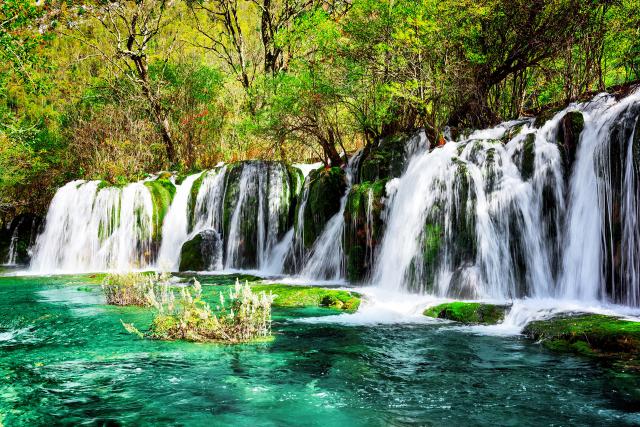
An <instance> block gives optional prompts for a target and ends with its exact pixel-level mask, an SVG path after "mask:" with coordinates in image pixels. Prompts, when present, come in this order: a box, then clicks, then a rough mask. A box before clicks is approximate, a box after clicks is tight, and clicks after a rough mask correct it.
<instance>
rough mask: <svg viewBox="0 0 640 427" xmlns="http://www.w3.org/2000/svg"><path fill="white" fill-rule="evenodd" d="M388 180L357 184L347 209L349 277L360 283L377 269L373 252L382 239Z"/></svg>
mask: <svg viewBox="0 0 640 427" xmlns="http://www.w3.org/2000/svg"><path fill="white" fill-rule="evenodd" d="M386 183H387V181H386V180H380V181H375V182H368V181H367V182H362V183H360V184H356V185H354V186H353V187H352V188H351V190H350V192H349V196H348V198H347V205H346V208H345V212H344V221H345V234H344V248H345V256H346V260H347V278H348V279H349V280H350V281H353V282H357V281H361V280H363V279H365V278H366V276H367V275H368V274H369V273H370V271H371V270H372V269H373V254H374V253H375V249H376V247H377V244H378V241H379V240H380V239H381V238H382V233H383V230H382V229H383V226H384V223H383V220H382V211H383V209H384V203H383V201H384V197H385V196H386V188H385V186H386Z"/></svg>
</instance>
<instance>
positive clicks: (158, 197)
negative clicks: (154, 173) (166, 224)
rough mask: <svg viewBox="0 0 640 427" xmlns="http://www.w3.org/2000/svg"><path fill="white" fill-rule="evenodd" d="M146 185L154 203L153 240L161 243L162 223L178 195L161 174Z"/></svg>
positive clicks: (170, 183) (173, 186)
mask: <svg viewBox="0 0 640 427" xmlns="http://www.w3.org/2000/svg"><path fill="white" fill-rule="evenodd" d="M144 185H145V186H146V187H147V188H148V189H149V192H150V193H151V200H152V201H153V236H152V238H153V241H154V242H159V240H160V239H161V238H162V223H163V221H164V217H165V216H166V215H167V212H168V211H169V206H171V202H172V201H173V196H175V194H176V187H175V185H173V183H172V182H171V181H170V180H169V179H168V178H167V177H166V175H164V174H160V176H159V177H158V178H156V179H155V180H153V181H147V182H145V183H144Z"/></svg>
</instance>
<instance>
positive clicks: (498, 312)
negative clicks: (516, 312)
mask: <svg viewBox="0 0 640 427" xmlns="http://www.w3.org/2000/svg"><path fill="white" fill-rule="evenodd" d="M505 312H506V307H504V306H499V305H493V304H482V303H473V302H450V303H445V304H440V305H437V306H435V307H429V308H428V309H426V310H425V311H424V313H423V314H424V315H425V316H428V317H435V318H437V319H447V320H453V321H454V322H460V323H465V324H485V325H495V324H497V323H500V322H502V320H504V315H505Z"/></svg>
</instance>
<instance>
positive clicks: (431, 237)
mask: <svg viewBox="0 0 640 427" xmlns="http://www.w3.org/2000/svg"><path fill="white" fill-rule="evenodd" d="M442 234H443V229H442V227H441V226H440V224H426V225H425V228H424V240H423V248H422V252H423V257H424V262H425V263H426V264H427V265H429V266H435V264H436V262H437V258H438V254H439V253H440V245H441V243H442Z"/></svg>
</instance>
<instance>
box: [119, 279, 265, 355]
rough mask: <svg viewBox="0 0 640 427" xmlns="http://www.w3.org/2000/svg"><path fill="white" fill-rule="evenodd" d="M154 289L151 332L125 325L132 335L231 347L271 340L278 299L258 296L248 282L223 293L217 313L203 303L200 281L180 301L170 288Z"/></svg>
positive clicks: (195, 281)
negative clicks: (272, 317) (272, 320)
mask: <svg viewBox="0 0 640 427" xmlns="http://www.w3.org/2000/svg"><path fill="white" fill-rule="evenodd" d="M152 289H153V290H152V291H151V292H150V293H149V296H150V301H151V303H152V305H153V306H154V307H155V309H156V315H155V317H154V319H153V322H152V324H151V328H150V329H149V331H148V332H147V333H146V334H143V333H141V332H140V331H138V330H137V329H136V328H135V327H134V326H133V325H130V324H124V326H125V328H126V329H127V330H128V331H129V332H132V333H135V334H137V335H139V336H147V337H149V338H152V339H161V340H187V341H195V342H211V341H213V342H227V343H240V342H247V341H254V340H259V339H264V338H268V337H270V336H271V304H272V302H273V299H274V297H273V295H271V294H266V293H265V292H261V293H260V294H254V293H253V292H252V291H251V288H250V287H249V284H248V283H247V282H245V284H244V285H241V284H240V282H239V281H238V280H236V284H235V287H234V288H233V289H231V290H230V291H229V293H228V296H227V297H225V295H224V292H220V294H219V305H216V307H215V309H216V310H215V311H216V312H215V313H214V312H213V310H212V309H211V306H210V305H209V304H208V303H207V302H206V301H204V300H203V299H202V287H201V286H200V282H198V281H197V280H194V283H193V287H192V288H191V287H184V288H182V289H181V290H180V298H179V299H176V297H175V294H174V291H173V290H171V289H169V287H168V286H166V285H164V286H162V287H160V288H158V287H155V288H152Z"/></svg>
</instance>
